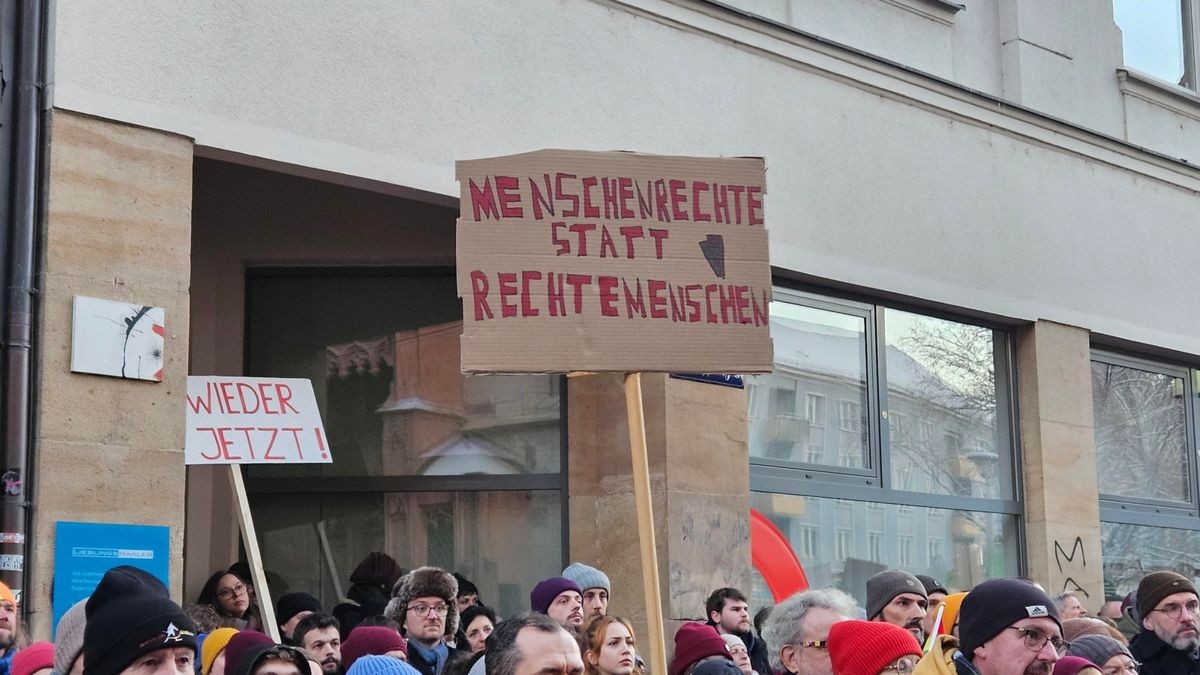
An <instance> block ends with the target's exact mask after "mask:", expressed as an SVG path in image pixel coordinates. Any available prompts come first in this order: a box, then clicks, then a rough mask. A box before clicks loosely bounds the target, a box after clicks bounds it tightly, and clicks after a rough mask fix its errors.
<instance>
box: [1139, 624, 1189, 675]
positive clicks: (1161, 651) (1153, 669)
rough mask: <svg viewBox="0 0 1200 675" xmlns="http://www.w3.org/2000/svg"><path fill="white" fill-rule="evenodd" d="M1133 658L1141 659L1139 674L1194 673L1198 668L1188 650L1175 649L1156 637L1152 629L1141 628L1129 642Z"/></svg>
mask: <svg viewBox="0 0 1200 675" xmlns="http://www.w3.org/2000/svg"><path fill="white" fill-rule="evenodd" d="M1129 651H1130V653H1132V654H1133V658H1135V659H1137V660H1138V661H1141V663H1142V669H1141V675H1195V674H1196V673H1200V668H1197V664H1196V662H1195V661H1193V660H1192V658H1191V656H1190V655H1189V654H1188V652H1184V651H1180V650H1178V649H1175V648H1174V647H1172V646H1171V645H1169V644H1167V643H1165V642H1163V641H1162V640H1160V639H1158V636H1157V635H1155V634H1154V631H1148V630H1143V631H1142V632H1140V633H1138V634H1137V635H1135V636H1134V637H1133V641H1132V642H1130V643H1129Z"/></svg>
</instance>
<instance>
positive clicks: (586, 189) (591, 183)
mask: <svg viewBox="0 0 1200 675" xmlns="http://www.w3.org/2000/svg"><path fill="white" fill-rule="evenodd" d="M598 182H599V181H597V180H596V177H595V176H588V177H587V178H584V179H583V217H584V218H599V217H600V208H599V207H598V206H596V205H595V204H593V203H592V188H594V187H596V183H598Z"/></svg>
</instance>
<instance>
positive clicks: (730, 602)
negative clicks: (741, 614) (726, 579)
mask: <svg viewBox="0 0 1200 675" xmlns="http://www.w3.org/2000/svg"><path fill="white" fill-rule="evenodd" d="M749 606H750V605H748V604H746V601H745V600H734V599H733V598H729V599H727V600H725V609H744V608H746V607H749Z"/></svg>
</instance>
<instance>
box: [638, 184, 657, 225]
mask: <svg viewBox="0 0 1200 675" xmlns="http://www.w3.org/2000/svg"><path fill="white" fill-rule="evenodd" d="M633 187H634V189H636V190H637V199H638V213H640V214H642V220H650V216H652V215H654V202H653V201H652V200H653V199H654V189H653V187H652V185H651V183H650V181H646V194H642V186H641V185H640V184H638V183H634V185H633Z"/></svg>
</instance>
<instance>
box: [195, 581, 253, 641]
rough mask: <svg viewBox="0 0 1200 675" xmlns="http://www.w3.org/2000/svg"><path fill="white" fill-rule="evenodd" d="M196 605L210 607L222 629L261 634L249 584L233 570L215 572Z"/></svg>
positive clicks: (205, 585)
mask: <svg viewBox="0 0 1200 675" xmlns="http://www.w3.org/2000/svg"><path fill="white" fill-rule="evenodd" d="M196 602H197V604H201V605H211V606H212V608H213V609H215V610H217V614H218V615H219V616H220V617H221V625H223V626H228V627H229V628H236V629H238V630H247V629H249V630H262V621H261V620H260V619H259V618H258V607H256V606H255V605H254V595H253V588H252V587H251V585H250V583H249V582H248V581H247V580H245V579H243V578H242V577H240V576H238V575H237V574H235V573H234V572H233V571H232V570H221V571H219V572H214V573H213V575H212V576H211V577H209V578H208V582H207V583H205V584H204V588H203V589H201V590H200V597H199V598H197V600H196Z"/></svg>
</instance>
